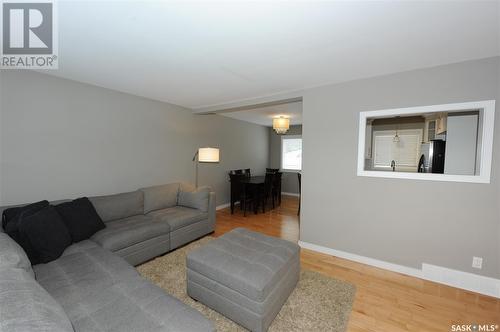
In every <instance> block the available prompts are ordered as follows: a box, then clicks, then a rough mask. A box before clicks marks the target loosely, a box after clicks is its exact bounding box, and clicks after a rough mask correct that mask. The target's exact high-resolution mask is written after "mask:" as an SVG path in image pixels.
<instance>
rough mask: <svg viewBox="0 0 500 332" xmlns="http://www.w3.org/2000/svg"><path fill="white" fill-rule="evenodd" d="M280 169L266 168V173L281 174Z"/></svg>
mask: <svg viewBox="0 0 500 332" xmlns="http://www.w3.org/2000/svg"><path fill="white" fill-rule="evenodd" d="M279 170H280V169H279V168H266V173H276V172H279Z"/></svg>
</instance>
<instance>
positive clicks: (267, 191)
mask: <svg viewBox="0 0 500 332" xmlns="http://www.w3.org/2000/svg"><path fill="white" fill-rule="evenodd" d="M273 183H274V173H270V172H266V176H265V179H264V187H263V193H262V212H266V210H265V209H266V206H267V202H268V201H269V198H271V201H272V204H273V209H274V205H275V204H274V196H273Z"/></svg>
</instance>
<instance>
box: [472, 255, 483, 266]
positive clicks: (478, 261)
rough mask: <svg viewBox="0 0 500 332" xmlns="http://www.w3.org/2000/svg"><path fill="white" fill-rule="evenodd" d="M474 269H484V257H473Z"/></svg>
mask: <svg viewBox="0 0 500 332" xmlns="http://www.w3.org/2000/svg"><path fill="white" fill-rule="evenodd" d="M472 267H473V268H475V269H482V268H483V258H482V257H475V256H474V257H472Z"/></svg>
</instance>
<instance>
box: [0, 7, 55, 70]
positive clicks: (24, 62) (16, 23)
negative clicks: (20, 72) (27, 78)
mask: <svg viewBox="0 0 500 332" xmlns="http://www.w3.org/2000/svg"><path fill="white" fill-rule="evenodd" d="M32 1H33V0H32ZM54 14H55V4H54V3H53V2H52V1H43V2H23V1H14V0H12V1H8V0H4V1H3V3H2V14H1V17H2V34H1V36H2V59H1V62H0V68H3V69H8V68H12V69H39V68H43V69H57V54H56V52H57V38H56V37H57V34H56V31H55V30H56V29H55V28H56V25H55V15H54Z"/></svg>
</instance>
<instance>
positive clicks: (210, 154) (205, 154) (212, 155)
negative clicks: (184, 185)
mask: <svg viewBox="0 0 500 332" xmlns="http://www.w3.org/2000/svg"><path fill="white" fill-rule="evenodd" d="M193 161H194V162H195V163H196V175H195V186H196V188H198V164H199V163H218V162H219V149H217V148H199V149H198V151H196V153H195V154H194V157H193Z"/></svg>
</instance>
